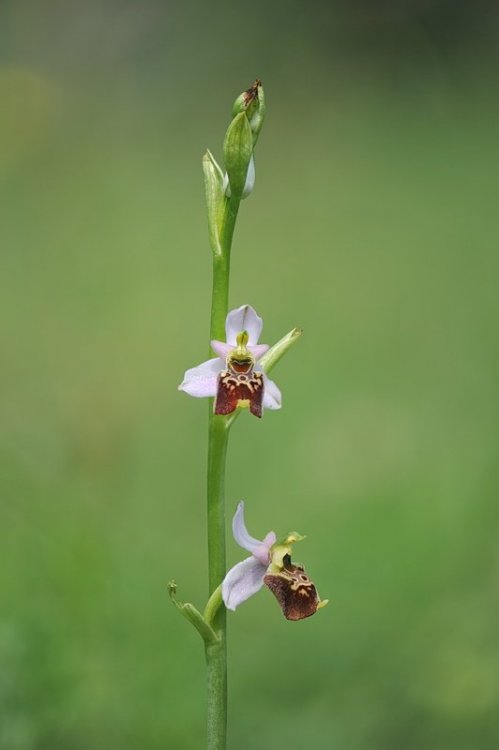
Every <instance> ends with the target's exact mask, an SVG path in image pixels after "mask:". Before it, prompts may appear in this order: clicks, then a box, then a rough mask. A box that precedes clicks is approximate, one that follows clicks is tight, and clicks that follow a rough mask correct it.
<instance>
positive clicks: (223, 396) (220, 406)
mask: <svg viewBox="0 0 499 750" xmlns="http://www.w3.org/2000/svg"><path fill="white" fill-rule="evenodd" d="M262 401H263V376H262V373H261V372H253V371H251V370H250V371H249V372H236V367H235V366H233V367H231V369H230V370H224V371H223V372H221V373H220V374H219V376H218V386H217V396H216V399H215V414H231V413H232V412H233V411H235V410H236V409H237V408H238V406H249V410H250V412H251V413H252V414H254V415H255V417H261V416H262Z"/></svg>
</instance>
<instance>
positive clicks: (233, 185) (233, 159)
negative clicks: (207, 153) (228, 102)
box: [223, 112, 253, 199]
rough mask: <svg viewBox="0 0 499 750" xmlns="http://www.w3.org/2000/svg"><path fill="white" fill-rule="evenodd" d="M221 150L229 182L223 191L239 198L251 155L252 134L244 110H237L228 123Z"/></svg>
mask: <svg viewBox="0 0 499 750" xmlns="http://www.w3.org/2000/svg"><path fill="white" fill-rule="evenodd" d="M223 151H224V161H225V168H226V170H227V177H228V183H229V184H228V185H227V186H224V187H225V188H226V190H225V192H226V194H227V195H232V196H233V197H234V198H239V199H241V198H242V197H243V192H244V189H245V186H246V177H247V175H248V167H249V164H250V160H251V157H252V155H253V134H252V132H251V127H250V123H249V120H248V118H247V116H246V113H245V112H239V114H237V115H236V116H235V117H234V119H233V120H232V122H231V124H230V125H229V127H228V129H227V133H226V134H225V140H224V147H223ZM229 189H230V192H229Z"/></svg>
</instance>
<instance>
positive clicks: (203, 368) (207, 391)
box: [178, 357, 225, 398]
mask: <svg viewBox="0 0 499 750" xmlns="http://www.w3.org/2000/svg"><path fill="white" fill-rule="evenodd" d="M224 366H225V364H224V362H222V360H221V359H219V358H218V357H216V358H215V359H208V360H207V361H206V362H202V363H201V364H200V365H198V366H197V367H191V369H190V370H187V371H186V373H185V375H184V379H183V381H182V382H181V383H180V385H179V387H178V389H179V391H185V393H188V394H189V396H195V397H196V398H205V397H207V396H216V393H217V376H218V373H219V372H220V370H223V368H224Z"/></svg>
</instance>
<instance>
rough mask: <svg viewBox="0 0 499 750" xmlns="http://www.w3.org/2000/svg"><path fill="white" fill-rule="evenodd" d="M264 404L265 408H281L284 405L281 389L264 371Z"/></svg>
mask: <svg viewBox="0 0 499 750" xmlns="http://www.w3.org/2000/svg"><path fill="white" fill-rule="evenodd" d="M263 383H264V391H263V406H264V408H265V409H280V408H281V406H282V396H281V391H280V390H279V388H278V387H277V386H276V384H275V383H274V381H273V380H271V379H270V378H268V377H267V376H266V375H265V373H263Z"/></svg>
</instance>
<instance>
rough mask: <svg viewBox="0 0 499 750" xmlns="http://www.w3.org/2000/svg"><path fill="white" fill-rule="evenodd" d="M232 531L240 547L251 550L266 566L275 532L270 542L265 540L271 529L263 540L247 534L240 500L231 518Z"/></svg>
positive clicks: (242, 504) (242, 505)
mask: <svg viewBox="0 0 499 750" xmlns="http://www.w3.org/2000/svg"><path fill="white" fill-rule="evenodd" d="M232 533H233V534H234V539H235V540H236V542H237V543H238V544H239V546H240V547H242V548H243V549H246V550H248V552H251V554H252V555H253V556H254V557H256V559H257V560H258V561H259V562H260V563H261V564H262V565H265V566H267V565H268V564H269V550H270V547H271V546H272V545H273V544H274V542H275V534H274V535H273V540H272V541H271V542H270V544H269V543H268V541H267V540H268V539H269V537H270V535H271V534H273V532H272V531H271V532H269V534H267V536H266V537H265V539H264V540H263V542H261V541H260V540H259V539H255V538H254V537H252V536H251V535H250V534H249V532H248V529H247V528H246V524H245V522H244V502H243V501H242V500H241V502H240V503H239V504H238V506H237V509H236V512H235V513H234V518H233V519H232Z"/></svg>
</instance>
